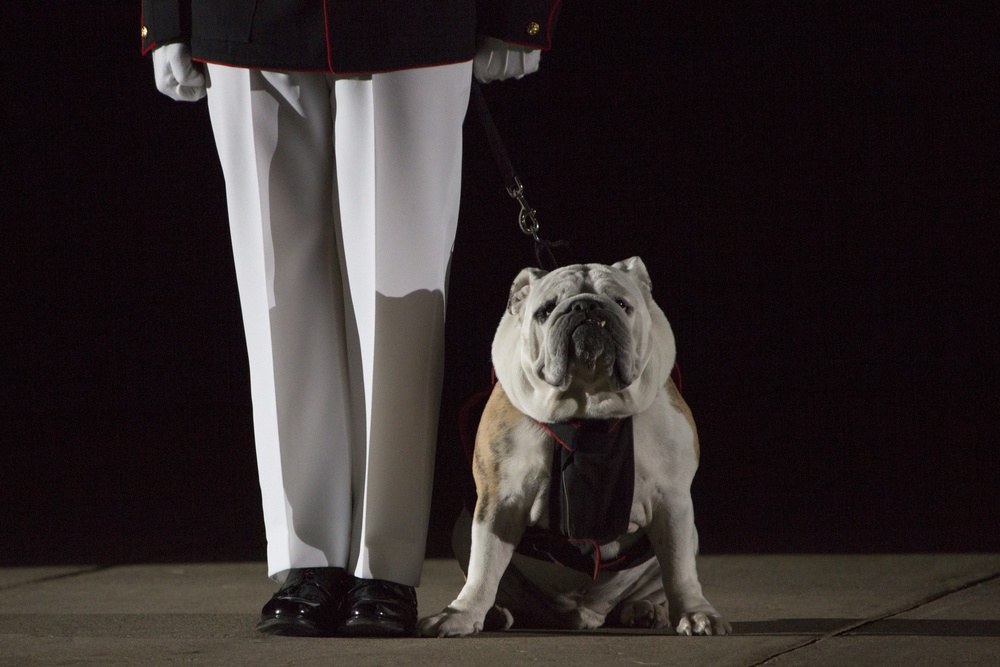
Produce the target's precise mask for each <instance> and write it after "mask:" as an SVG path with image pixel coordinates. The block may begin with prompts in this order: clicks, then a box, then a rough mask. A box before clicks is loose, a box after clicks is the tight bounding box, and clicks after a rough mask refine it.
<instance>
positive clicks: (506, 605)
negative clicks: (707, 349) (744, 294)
mask: <svg viewBox="0 0 1000 667" xmlns="http://www.w3.org/2000/svg"><path fill="white" fill-rule="evenodd" d="M674 357H675V343H674V336H673V332H672V331H671V328H670V325H669V323H668V322H667V319H666V317H665V316H664V314H663V311H662V310H661V309H660V308H659V307H658V306H657V305H656V303H655V302H654V301H653V299H652V295H651V284H650V279H649V275H648V273H647V270H646V267H645V266H644V265H643V263H642V261H641V260H640V259H639V258H638V257H633V258H631V259H628V260H625V261H623V262H618V263H616V264H614V265H604V264H578V265H573V266H568V267H563V268H560V269H557V270H555V271H552V272H544V271H540V270H537V269H525V270H523V271H522V272H521V273H520V274H519V275H518V277H517V279H516V280H515V282H514V285H513V287H512V289H511V295H510V300H509V304H508V308H507V312H506V313H505V314H504V316H503V318H502V320H501V322H500V325H499V327H498V330H497V333H496V337H495V338H494V342H493V361H494V365H495V367H496V373H497V379H498V382H497V384H496V385H495V387H494V390H493V393H492V395H491V396H490V399H489V401H488V403H487V405H486V408H485V410H484V412H483V416H482V419H481V420H480V424H479V429H478V432H477V435H476V445H475V453H474V462H473V474H474V477H475V481H476V489H477V492H478V498H477V503H476V507H475V511H474V514H473V515H472V516H471V517H470V516H469V515H468V513H466V514H465V515H464V516H463V518H461V519H460V520H459V523H458V525H457V526H456V533H455V540H454V542H455V550H456V555H457V556H458V558H459V561H460V562H461V563H462V564H463V569H465V571H466V574H467V578H466V584H465V586H464V587H463V588H462V590H461V592H460V593H459V595H458V597H457V598H456V599H455V600H454V601H453V602H452V603H451V604H450V605H448V607H446V608H445V609H444V610H443V611H441V612H440V613H438V614H436V615H433V616H429V617H426V618H423V619H421V621H420V623H419V627H418V632H419V633H420V634H422V635H425V636H438V637H455V636H464V635H470V634H474V633H476V632H479V631H480V630H482V629H484V627H486V628H487V629H494V628H496V629H503V628H507V627H511V626H512V625H513V627H525V628H557V629H592V628H598V627H601V626H603V625H615V626H625V627H644V628H662V627H666V626H667V625H668V624H669V626H670V627H672V628H673V629H674V630H675V631H676V632H677V633H678V634H687V635H710V634H727V633H729V632H730V631H731V628H730V626H729V624H728V623H727V622H726V621H724V620H723V619H722V617H721V616H720V615H719V613H718V612H717V611H716V610H715V608H714V607H713V606H712V605H711V604H710V603H709V602H708V600H706V599H705V597H704V595H703V594H702V589H701V584H700V583H699V581H698V574H697V570H696V565H695V556H696V554H697V551H698V533H697V531H696V529H695V524H694V511H693V506H692V501H691V493H690V487H691V481H692V479H693V478H694V474H695V470H696V469H697V467H698V458H699V444H698V437H697V432H696V430H695V425H694V420H693V418H692V416H691V411H690V409H689V408H688V406H687V404H686V403H685V401H684V399H683V398H681V395H680V393H679V392H678V390H677V387H676V386H675V385H674V382H673V381H672V380H671V378H670V374H671V371H672V369H673V367H674ZM627 416H632V417H633V431H634V468H635V484H634V494H633V500H632V507H631V514H630V517H629V526H628V530H627V531H626V533H625V534H624V535H622V536H621V537H619V538H618V539H615V540H613V541H611V542H610V543H607V544H602V545H601V546H600V556H601V560H603V561H610V560H613V559H615V558H616V557H617V556H618V554H619V553H621V552H623V551H624V550H625V549H627V548H628V547H629V546H630V545H632V544H634V543H635V542H636V541H637V540H639V539H640V538H641V536H642V535H643V534H645V535H646V536H648V538H649V540H650V542H651V543H652V546H653V551H654V553H655V556H656V557H655V558H653V559H650V560H648V561H646V562H645V563H642V564H640V565H637V566H635V567H632V568H631V569H626V570H621V571H617V572H600V573H599V574H598V575H597V576H596V577H590V576H588V575H586V574H583V573H581V572H578V571H576V570H573V569H570V568H566V567H560V566H559V565H555V564H553V563H549V562H546V561H542V560H537V559H534V558H531V557H528V556H524V555H522V554H520V553H515V548H516V547H517V545H518V543H519V541H520V540H521V538H522V535H523V533H524V531H525V529H526V528H527V527H528V526H538V527H541V528H546V527H548V526H547V524H548V517H549V515H548V507H547V506H548V499H549V488H550V481H551V476H550V471H551V466H552V459H553V456H554V452H555V446H554V440H553V436H552V434H551V433H550V432H549V431H548V430H547V429H546V428H544V427H543V426H541V424H540V422H546V423H552V422H560V421H565V420H570V419H574V418H585V419H609V418H616V417H627ZM470 538H471V539H470Z"/></svg>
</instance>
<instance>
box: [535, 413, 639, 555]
mask: <svg viewBox="0 0 1000 667" xmlns="http://www.w3.org/2000/svg"><path fill="white" fill-rule="evenodd" d="M542 426H544V427H545V428H546V429H547V430H548V431H549V432H550V433H551V434H552V435H553V437H554V438H555V439H556V442H558V443H559V445H560V446H559V448H558V451H557V454H558V455H553V457H552V485H551V488H550V491H549V526H550V527H551V528H552V530H554V531H556V532H558V533H560V534H562V535H565V536H566V537H568V538H570V539H573V540H592V541H594V542H597V543H598V544H604V543H607V542H610V541H612V540H614V539H616V538H618V537H620V536H621V535H624V534H625V533H626V532H627V531H628V525H629V519H630V518H631V514H632V495H633V493H634V490H635V458H634V453H633V446H632V418H631V417H627V418H624V419H616V420H605V419H581V420H574V421H569V422H559V423H555V424H542Z"/></svg>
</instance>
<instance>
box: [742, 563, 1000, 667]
mask: <svg viewBox="0 0 1000 667" xmlns="http://www.w3.org/2000/svg"><path fill="white" fill-rule="evenodd" d="M995 579H1000V572H993V573H991V574H988V575H986V576H984V577H979V578H978V579H973V580H972V581H966V582H964V583H962V584H959V585H957V586H953V587H951V588H949V589H947V590H945V591H941V592H938V593H932V594H931V595H928V596H926V597H924V598H923V599H921V600H919V601H917V602H914V603H912V604H909V605H907V606H905V607H903V608H900V609H895V610H893V611H888V612H886V613H884V614H880V615H878V616H874V617H871V618H866V619H863V620H860V621H855V622H854V623H851V624H849V625H847V626H845V627H842V628H838V629H837V630H833V631H831V632H827V633H824V634H822V635H820V636H818V637H813V638H812V639H810V640H809V641H806V642H803V643H802V644H799V645H797V646H793V647H791V648H788V649H785V650H783V651H779V652H778V653H775V654H773V655H771V656H768V657H767V658H764V659H763V660H759V661H757V662H754V663H751V664H749V665H747V667H760V666H761V665H766V664H769V663H771V662H773V661H774V660H777V659H778V658H780V657H781V656H783V655H788V654H789V653H794V652H795V651H799V650H801V649H804V648H806V647H807V646H813V645H814V644H819V643H820V642H823V641H826V640H828V639H833V638H834V637H843V636H845V635H848V634H850V633H852V632H854V631H856V630H858V629H859V628H863V627H865V626H866V625H871V624H873V623H878V622H879V621H884V620H886V619H888V618H892V617H893V616H899V615H900V614H905V613H906V612H908V611H913V610H914V609H919V608H920V607H923V606H926V605H928V604H931V603H932V602H937V601H938V600H941V599H944V598H946V597H948V596H949V595H954V594H955V593H961V592H962V591H967V590H969V589H971V588H975V587H976V586H981V585H983V584H985V583H988V582H990V581H993V580H995Z"/></svg>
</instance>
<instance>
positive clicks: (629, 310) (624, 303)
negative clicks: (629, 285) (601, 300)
mask: <svg viewBox="0 0 1000 667" xmlns="http://www.w3.org/2000/svg"><path fill="white" fill-rule="evenodd" d="M615 303H617V304H618V307H619V308H621V309H622V310H624V311H625V314H626V315H631V314H632V305H631V304H630V303H629V302H628V301H626V300H625V299H615Z"/></svg>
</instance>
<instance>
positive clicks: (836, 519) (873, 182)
mask: <svg viewBox="0 0 1000 667" xmlns="http://www.w3.org/2000/svg"><path fill="white" fill-rule="evenodd" d="M135 4H136V7H135V8H134V11H133V10H123V9H121V8H94V7H92V6H89V5H88V6H86V7H83V6H77V4H76V3H63V2H60V3H53V2H41V3H21V4H17V3H15V4H14V5H12V6H11V7H8V8H7V9H5V11H4V17H3V21H4V24H5V29H4V33H5V39H4V42H3V45H2V47H0V48H2V49H3V56H4V57H3V62H4V66H3V70H2V74H0V76H2V77H3V89H4V90H5V93H6V94H5V101H4V104H3V116H2V118H3V124H2V128H0V141H2V144H0V161H2V186H0V187H2V190H0V202H2V218H0V219H2V222H3V230H4V238H3V240H2V242H0V249H2V250H0V252H2V253H3V254H2V260H3V261H2V264H0V277H2V282H0V290H2V291H0V298H2V304H0V305H2V310H0V317H2V320H0V334H2V341H3V351H2V353H0V377H2V383H0V415H2V416H0V420H2V421H0V426H2V429H0V437H2V439H3V442H2V449H0V464H2V468H0V474H2V478H0V536H2V537H0V564H2V565H27V564H40V563H84V562H86V563H94V562H97V563H109V562H133V561H150V560H211V559H254V560H262V559H263V558H264V555H265V552H264V538H263V528H262V521H261V514H260V508H259V498H258V493H259V489H258V487H257V482H256V467H255V463H254V454H253V442H252V429H251V412H250V404H249V394H248V380H247V367H246V360H245V350H244V347H243V335H242V331H241V322H240V315H239V308H238V302H237V293H236V287H235V282H234V274H233V267H232V259H231V255H230V247H229V241H228V232H227V223H226V216H225V201H224V194H223V184H222V180H221V175H220V170H219V167H218V161H217V158H216V156H215V152H214V144H213V140H212V136H211V131H210V127H209V123H208V115H207V109H206V108H205V105H204V103H199V104H194V105H191V104H181V103H175V102H172V101H170V100H169V99H167V98H166V97H163V96H162V95H160V94H159V93H157V92H156V90H155V88H154V86H153V81H152V72H151V66H150V64H149V62H148V61H146V60H144V59H143V58H142V57H140V56H139V53H138V51H139V34H138V33H139V10H138V3H135ZM983 4H987V3H983ZM25 5H26V6H27V7H25ZM565 5H566V6H565V8H564V10H563V15H562V19H561V21H560V23H559V25H558V29H557V33H556V37H555V44H556V48H555V50H553V51H552V52H551V53H548V54H546V55H545V56H544V57H543V60H542V70H541V71H540V72H539V73H538V74H536V75H533V76H531V77H528V78H526V79H524V80H523V81H520V82H517V83H509V84H508V83H505V84H494V85H492V86H490V87H489V88H488V89H487V96H488V98H489V100H490V103H491V106H492V109H493V112H494V114H495V115H496V117H497V123H498V124H499V125H500V128H501V131H502V132H503V134H504V136H505V137H506V141H507V144H508V149H509V151H510V153H511V155H512V157H513V159H514V161H515V163H516V165H517V167H518V170H519V171H520V173H521V175H522V179H523V181H524V182H525V183H526V186H527V189H528V195H529V198H530V200H531V201H532V204H533V205H534V206H535V207H536V208H537V209H538V210H539V214H540V218H541V220H542V224H543V229H542V232H543V235H544V236H548V237H549V238H553V239H555V238H563V239H567V240H568V241H570V243H571V245H570V247H569V248H568V249H565V250H563V251H561V252H560V254H559V258H560V260H562V261H563V262H573V261H601V262H613V261H616V260H619V259H623V258H625V257H628V256H631V255H635V254H638V255H641V256H642V257H643V258H644V260H645V261H646V263H647V265H648V266H649V267H650V270H651V273H652V276H653V280H654V294H655V296H656V297H657V299H658V301H659V302H660V304H661V305H662V306H663V308H664V310H665V311H666V313H667V315H668V317H669V318H670V320H671V322H672V324H673V327H674V331H675V334H676V336H677V341H678V348H679V362H680V365H681V368H682V370H683V374H684V392H685V396H686V398H687V400H688V402H689V403H690V404H691V406H692V408H693V410H694V413H695V416H696V418H697V420H698V424H699V428H700V432H701V438H702V452H703V456H702V467H701V470H700V472H699V476H698V478H697V479H696V481H695V486H694V496H695V507H696V511H697V515H698V526H699V530H700V533H701V536H702V551H703V552H705V553H746V552H900V551H934V552H937V551H996V550H997V549H998V548H1000V531H998V530H997V526H998V525H1000V521H998V519H1000V512H998V500H997V495H998V494H997V490H998V489H997V487H998V479H1000V476H998V472H1000V471H998V465H997V455H996V448H997V427H998V425H1000V419H998V417H997V371H998V369H1000V353H998V351H997V306H996V301H997V287H998V281H997V275H998V272H997V265H998V262H1000V242H998V240H997V231H996V228H997V222H998V215H1000V195H998V176H1000V169H998V156H1000V151H998V146H997V140H998V129H1000V128H998V124H1000V122H998V95H997V94H998V92H1000V86H998V85H997V84H998V76H1000V75H998V72H1000V67H998V66H1000V58H998V54H997V45H996V37H995V26H996V25H997V18H998V17H997V16H994V15H992V14H993V12H992V10H988V9H979V10H975V9H969V8H963V9H956V8H951V7H949V6H948V5H947V4H946V3H932V2H924V1H918V2H915V3H910V4H909V5H908V6H906V7H905V8H902V7H901V8H899V9H897V10H894V11H890V10H888V9H883V8H882V3H871V2H813V3H801V2H767V3H763V2H762V3H745V2H727V3H718V2H688V3H681V2H673V1H670V2H652V1H647V2H639V1H634V0H628V1H622V2H583V1H572V0H567V2H566V3H565ZM886 6H888V5H886ZM466 138H467V175H466V181H465V197H464V200H463V206H462V222H461V229H460V232H459V238H458V242H457V249H456V250H457V252H456V255H455V260H454V266H453V272H452V276H453V277H452V292H451V295H450V304H449V305H450V312H449V319H448V359H449V362H448V374H447V378H446V390H445V396H444V400H443V405H442V429H441V439H440V445H439V457H438V460H439V464H438V470H439V475H438V483H437V487H436V493H435V501H434V509H433V519H432V527H431V541H430V552H431V553H433V554H444V553H447V552H448V535H449V533H450V527H451V521H452V519H453V517H454V516H455V514H456V513H457V511H458V508H459V506H460V502H461V496H462V493H463V492H464V489H465V488H466V485H467V483H468V476H467V473H466V471H465V464H464V459H463V457H462V454H461V448H460V447H459V444H458V441H457V429H456V426H455V424H456V415H457V412H458V409H459V407H460V406H461V404H462V403H463V402H464V400H465V399H466V398H467V397H468V396H469V395H470V394H472V393H474V392H476V391H481V390H483V389H486V388H488V385H489V380H490V366H489V342H490V339H491V336H492V330H493V328H494V327H495V325H496V322H497V321H498V320H499V316H500V313H501V312H502V308H503V305H504V303H505V299H506V294H507V288H508V285H509V282H510V281H511V279H512V278H513V276H514V275H515V274H516V272H517V271H518V269H520V268H521V267H522V266H525V265H528V264H532V263H533V262H534V260H533V257H532V254H531V247H530V243H529V242H528V240H527V237H524V236H523V235H521V233H520V232H519V231H517V229H516V212H517V208H516V206H515V204H514V203H513V202H512V201H511V200H510V199H508V198H507V197H506V195H505V194H503V192H502V190H501V188H500V185H499V180H498V177H497V174H496V173H495V169H494V166H493V164H492V162H491V160H490V158H489V156H488V153H487V149H486V147H485V144H484V141H483V139H482V135H481V131H480V128H479V127H478V126H477V125H476V124H475V123H474V122H470V123H468V124H467V130H466Z"/></svg>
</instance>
